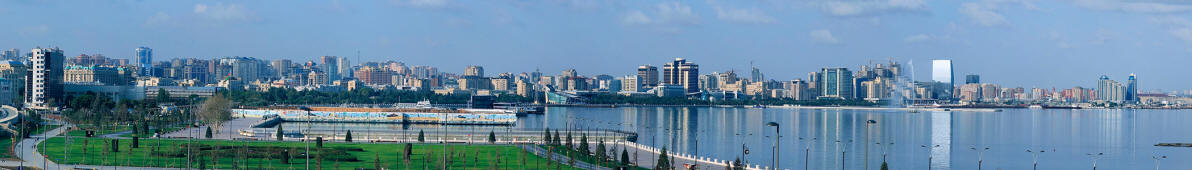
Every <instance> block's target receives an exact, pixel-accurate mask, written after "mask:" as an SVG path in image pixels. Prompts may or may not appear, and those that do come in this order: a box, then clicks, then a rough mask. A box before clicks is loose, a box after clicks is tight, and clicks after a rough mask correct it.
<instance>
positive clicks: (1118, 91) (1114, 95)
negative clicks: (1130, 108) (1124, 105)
mask: <svg viewBox="0 0 1192 170" xmlns="http://www.w3.org/2000/svg"><path fill="white" fill-rule="evenodd" d="M1125 98H1126V87H1125V86H1122V84H1121V83H1118V82H1117V81H1113V80H1110V79H1109V76H1106V75H1101V79H1100V80H1099V81H1097V99H1098V100H1102V101H1107V102H1114V103H1120V102H1122V101H1124V100H1125Z"/></svg>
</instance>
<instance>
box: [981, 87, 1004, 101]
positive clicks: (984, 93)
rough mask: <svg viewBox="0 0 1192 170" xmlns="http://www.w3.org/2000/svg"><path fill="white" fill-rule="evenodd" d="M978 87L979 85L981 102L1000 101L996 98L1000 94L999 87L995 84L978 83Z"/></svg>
mask: <svg viewBox="0 0 1192 170" xmlns="http://www.w3.org/2000/svg"><path fill="white" fill-rule="evenodd" d="M980 85H981V101H984V102H997V101H1000V100H1001V99H1000V98H999V96H998V95H1001V94H1002V92H1001V90H1002V88H1001V86H998V85H997V84H993V83H980Z"/></svg>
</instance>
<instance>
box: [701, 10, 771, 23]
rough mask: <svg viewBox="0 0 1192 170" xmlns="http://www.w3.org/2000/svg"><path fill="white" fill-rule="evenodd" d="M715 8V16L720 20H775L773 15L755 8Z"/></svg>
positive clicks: (769, 21)
mask: <svg viewBox="0 0 1192 170" xmlns="http://www.w3.org/2000/svg"><path fill="white" fill-rule="evenodd" d="M715 8H716V18H718V19H720V20H725V21H731V22H740V23H753V24H769V23H774V21H775V20H774V17H771V16H769V15H766V14H765V13H763V12H762V11H761V10H759V9H757V8H748V9H732V8H726V7H719V6H717V7H715Z"/></svg>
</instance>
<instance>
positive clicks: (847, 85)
mask: <svg viewBox="0 0 1192 170" xmlns="http://www.w3.org/2000/svg"><path fill="white" fill-rule="evenodd" d="M819 78H820V79H821V80H820V85H819V86H820V96H819V98H821V99H823V98H828V99H844V100H850V99H854V97H855V96H853V72H851V71H848V68H824V69H823V70H822V71H820V76H819Z"/></svg>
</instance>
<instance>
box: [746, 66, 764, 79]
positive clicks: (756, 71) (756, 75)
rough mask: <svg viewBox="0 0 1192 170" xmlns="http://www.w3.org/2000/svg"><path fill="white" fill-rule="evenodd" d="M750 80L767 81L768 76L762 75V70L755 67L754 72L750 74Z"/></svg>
mask: <svg viewBox="0 0 1192 170" xmlns="http://www.w3.org/2000/svg"><path fill="white" fill-rule="evenodd" d="M749 80H750V81H753V82H762V81H766V75H764V74H762V70H759V69H757V67H753V71H752V72H750V74H749Z"/></svg>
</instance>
